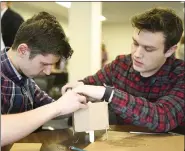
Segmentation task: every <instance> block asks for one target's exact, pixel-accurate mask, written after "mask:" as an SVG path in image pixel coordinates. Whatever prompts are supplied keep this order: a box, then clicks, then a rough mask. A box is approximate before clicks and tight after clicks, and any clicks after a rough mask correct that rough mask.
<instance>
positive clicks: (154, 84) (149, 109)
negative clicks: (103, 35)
mask: <svg viewBox="0 0 185 151" xmlns="http://www.w3.org/2000/svg"><path fill="white" fill-rule="evenodd" d="M132 26H133V28H134V32H133V36H132V39H133V43H132V47H131V54H129V55H120V56H118V57H117V58H116V59H115V60H114V61H112V62H111V63H110V64H108V65H106V66H105V67H104V68H102V69H100V70H99V71H98V72H97V73H96V74H94V75H92V76H88V77H86V78H84V79H83V80H82V81H81V82H77V83H69V84H67V85H65V86H64V87H63V88H62V93H63V94H64V93H65V91H66V89H67V88H70V87H71V88H73V90H74V91H75V92H77V93H80V94H84V95H86V96H90V97H92V98H95V99H97V100H105V101H107V102H109V106H110V109H111V110H112V111H113V112H114V113H115V114H116V116H117V120H118V124H134V125H138V126H142V127H147V128H148V129H150V130H153V131H156V132H166V131H170V130H173V129H175V128H176V127H178V126H181V127H182V129H183V124H184V123H185V96H184V94H185V83H184V81H185V70H184V65H185V64H184V61H182V60H178V59H176V58H175V57H174V52H175V51H176V49H177V43H178V42H179V40H180V38H181V36H182V33H183V23H182V20H181V19H180V18H179V17H178V16H177V15H176V14H175V13H174V12H173V10H171V9H163V8H153V9H151V10H149V11H146V12H144V13H142V14H140V15H137V16H135V17H133V18H132ZM104 85H108V86H111V87H107V86H104Z"/></svg>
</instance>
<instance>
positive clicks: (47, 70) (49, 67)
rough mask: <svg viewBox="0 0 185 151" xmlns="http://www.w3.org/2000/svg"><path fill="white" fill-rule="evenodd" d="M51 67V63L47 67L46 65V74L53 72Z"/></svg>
mask: <svg viewBox="0 0 185 151" xmlns="http://www.w3.org/2000/svg"><path fill="white" fill-rule="evenodd" d="M51 68H52V66H51V65H48V66H47V67H45V69H44V71H43V72H44V73H45V74H46V75H50V74H51Z"/></svg>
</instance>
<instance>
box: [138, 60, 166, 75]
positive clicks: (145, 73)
mask: <svg viewBox="0 0 185 151" xmlns="http://www.w3.org/2000/svg"><path fill="white" fill-rule="evenodd" d="M165 62H166V60H164V61H163V63H162V64H161V66H159V67H158V68H156V69H153V70H151V71H148V72H140V75H141V76H142V77H144V78H148V77H151V76H153V75H154V74H156V73H157V72H158V71H159V70H160V68H161V67H162V66H163V65H164V63H165Z"/></svg>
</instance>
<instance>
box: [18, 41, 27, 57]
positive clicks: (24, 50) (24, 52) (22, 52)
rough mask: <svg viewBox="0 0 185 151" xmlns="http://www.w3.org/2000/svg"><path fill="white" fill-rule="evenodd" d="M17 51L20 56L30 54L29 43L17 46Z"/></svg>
mask: <svg viewBox="0 0 185 151" xmlns="http://www.w3.org/2000/svg"><path fill="white" fill-rule="evenodd" d="M17 52H18V54H19V56H20V57H24V56H25V55H28V54H29V48H28V45H27V44H25V43H22V44H20V45H19V46H18V48H17Z"/></svg>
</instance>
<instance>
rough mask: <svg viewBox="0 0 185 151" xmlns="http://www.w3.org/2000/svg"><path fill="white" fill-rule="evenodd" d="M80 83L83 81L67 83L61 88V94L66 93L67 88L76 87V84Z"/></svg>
mask: <svg viewBox="0 0 185 151" xmlns="http://www.w3.org/2000/svg"><path fill="white" fill-rule="evenodd" d="M80 85H84V83H83V82H74V83H67V84H66V85H64V86H63V87H62V89H61V92H62V95H64V93H66V91H67V89H73V88H76V87H77V86H80Z"/></svg>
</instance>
